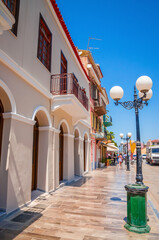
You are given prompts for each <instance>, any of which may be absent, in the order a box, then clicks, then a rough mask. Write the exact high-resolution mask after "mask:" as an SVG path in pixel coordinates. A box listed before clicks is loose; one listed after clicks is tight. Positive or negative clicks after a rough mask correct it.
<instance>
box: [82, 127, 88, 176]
mask: <svg viewBox="0 0 159 240" xmlns="http://www.w3.org/2000/svg"><path fill="white" fill-rule="evenodd" d="M88 140H89V135H88V132H87V131H85V132H84V134H83V171H84V172H86V171H88V162H89V155H88V152H89V144H88Z"/></svg>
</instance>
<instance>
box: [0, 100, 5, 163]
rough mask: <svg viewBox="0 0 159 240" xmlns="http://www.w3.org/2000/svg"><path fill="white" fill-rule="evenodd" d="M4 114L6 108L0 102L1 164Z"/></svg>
mask: <svg viewBox="0 0 159 240" xmlns="http://www.w3.org/2000/svg"><path fill="white" fill-rule="evenodd" d="M3 113H4V108H3V104H2V102H1V100H0V162H1V149H2V134H3Z"/></svg>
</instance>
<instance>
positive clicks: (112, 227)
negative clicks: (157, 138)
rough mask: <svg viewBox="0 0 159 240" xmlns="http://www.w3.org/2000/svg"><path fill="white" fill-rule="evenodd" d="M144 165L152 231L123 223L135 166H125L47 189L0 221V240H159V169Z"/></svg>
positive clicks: (101, 170)
mask: <svg viewBox="0 0 159 240" xmlns="http://www.w3.org/2000/svg"><path fill="white" fill-rule="evenodd" d="M143 168H144V173H145V176H144V179H145V181H144V182H145V184H147V185H149V186H150V188H151V187H152V190H150V197H148V216H149V219H150V221H149V225H150V227H151V232H150V233H149V234H142V235H138V234H136V233H131V232H128V231H127V230H125V228H124V224H125V217H126V192H125V190H124V185H125V184H126V183H130V182H134V179H135V175H134V174H135V166H133V167H131V172H127V171H125V165H123V166H122V167H121V168H120V167H119V166H110V167H108V168H105V169H98V170H96V171H94V172H92V173H89V174H87V175H86V176H85V177H84V178H83V179H80V180H78V181H76V182H74V183H72V184H71V185H69V186H64V187H62V188H60V189H59V190H57V191H56V192H53V193H52V194H51V195H46V194H43V195H42V196H40V197H39V198H38V199H36V200H35V201H34V202H32V203H31V204H30V205H29V206H28V207H27V208H24V209H23V211H21V212H17V213H15V214H14V215H12V216H10V217H8V218H7V219H6V220H4V221H2V222H0V240H10V239H16V240H20V239H21V240H40V239H45V240H52V239H61V240H69V239H74V240H75V239H77V240H82V239H83V240H104V239H124V240H125V239H156V240H157V239H159V219H158V218H157V215H156V213H155V208H157V206H156V204H155V203H153V200H154V199H155V198H156V196H157V197H158V195H159V194H158V193H157V190H156V188H155V187H154V186H153V184H154V182H155V181H156V182H157V179H158V180H159V174H158V170H159V168H158V167H155V166H154V167H153V166H149V165H146V164H144V167H143ZM152 169H153V173H154V174H153V173H152ZM150 170H151V171H150ZM156 186H157V184H156ZM157 187H158V186H157ZM157 194H158V195H157ZM157 200H158V198H156V200H155V201H157Z"/></svg>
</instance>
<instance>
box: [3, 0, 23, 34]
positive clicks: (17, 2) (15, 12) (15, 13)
mask: <svg viewBox="0 0 159 240" xmlns="http://www.w3.org/2000/svg"><path fill="white" fill-rule="evenodd" d="M10 1H11V0H7V2H5V1H4V0H2V2H3V3H4V5H5V6H6V7H7V9H8V10H9V11H10V13H11V14H12V15H13V16H14V18H15V23H14V24H13V26H12V29H10V31H11V32H12V33H13V34H14V35H15V36H17V32H18V20H19V8H20V0H15V1H14V4H15V5H14V10H13V11H12V10H11V8H10V7H9V6H8V3H9V2H10Z"/></svg>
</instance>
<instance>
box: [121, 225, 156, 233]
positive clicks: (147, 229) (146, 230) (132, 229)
mask: <svg viewBox="0 0 159 240" xmlns="http://www.w3.org/2000/svg"><path fill="white" fill-rule="evenodd" d="M124 227H125V228H126V229H127V230H129V231H130V232H136V233H149V232H150V230H151V228H150V227H149V226H148V225H146V226H145V227H135V226H131V225H129V224H128V223H126V224H125V225H124Z"/></svg>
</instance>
